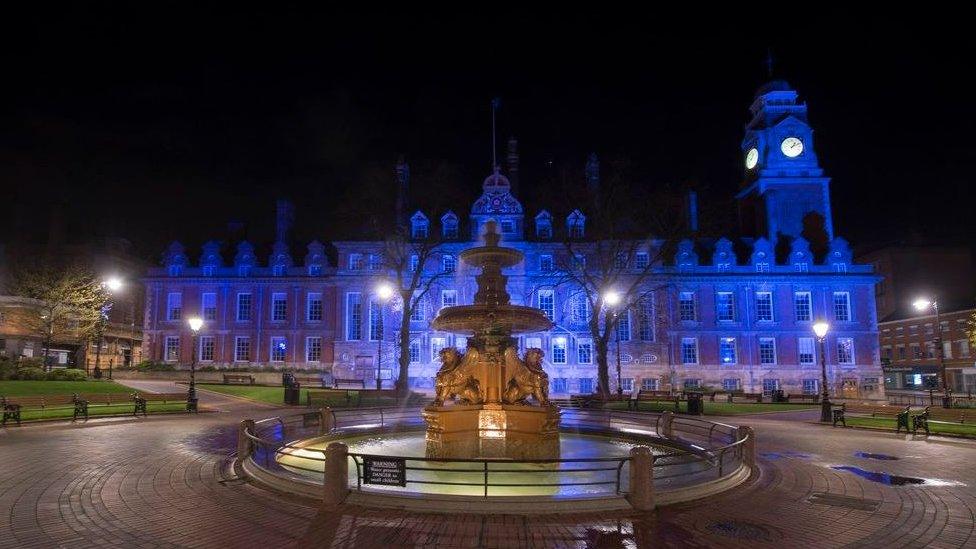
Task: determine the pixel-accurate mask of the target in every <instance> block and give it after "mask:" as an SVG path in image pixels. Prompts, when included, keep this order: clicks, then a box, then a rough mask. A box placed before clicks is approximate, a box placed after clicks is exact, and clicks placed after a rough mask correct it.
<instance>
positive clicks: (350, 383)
mask: <svg viewBox="0 0 976 549" xmlns="http://www.w3.org/2000/svg"><path fill="white" fill-rule="evenodd" d="M332 388H333V389H342V388H347V389H348V388H353V389H365V388H366V381H364V380H362V379H342V378H335V379H333V380H332Z"/></svg>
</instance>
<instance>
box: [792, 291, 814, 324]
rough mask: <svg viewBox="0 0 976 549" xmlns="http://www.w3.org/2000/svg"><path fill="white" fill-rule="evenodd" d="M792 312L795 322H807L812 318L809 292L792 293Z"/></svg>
mask: <svg viewBox="0 0 976 549" xmlns="http://www.w3.org/2000/svg"><path fill="white" fill-rule="evenodd" d="M793 313H794V315H795V316H796V321H797V322H809V321H810V320H812V319H813V306H812V304H811V301H810V292H794V293H793Z"/></svg>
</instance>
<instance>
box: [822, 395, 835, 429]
mask: <svg viewBox="0 0 976 549" xmlns="http://www.w3.org/2000/svg"><path fill="white" fill-rule="evenodd" d="M820 421H821V422H823V423H830V422H831V421H833V418H831V410H830V400H829V399H827V398H822V399H821V400H820Z"/></svg>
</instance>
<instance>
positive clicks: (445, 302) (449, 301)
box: [441, 290, 458, 308]
mask: <svg viewBox="0 0 976 549" xmlns="http://www.w3.org/2000/svg"><path fill="white" fill-rule="evenodd" d="M457 304H458V300H457V290H441V308H444V307H453V306H455V305H457Z"/></svg>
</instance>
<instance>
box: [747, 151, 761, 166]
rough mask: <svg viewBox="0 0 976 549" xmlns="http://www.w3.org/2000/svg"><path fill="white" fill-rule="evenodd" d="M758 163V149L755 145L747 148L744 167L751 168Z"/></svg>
mask: <svg viewBox="0 0 976 549" xmlns="http://www.w3.org/2000/svg"><path fill="white" fill-rule="evenodd" d="M758 163H759V151H758V150H756V148H755V147H753V148H751V149H749V152H747V153H746V169H747V170H751V169H753V168H755V167H756V164H758Z"/></svg>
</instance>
